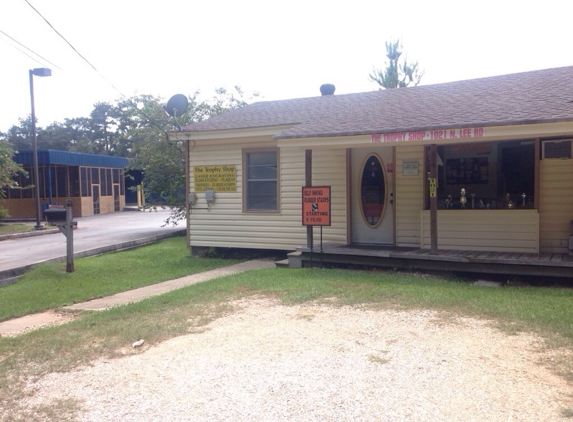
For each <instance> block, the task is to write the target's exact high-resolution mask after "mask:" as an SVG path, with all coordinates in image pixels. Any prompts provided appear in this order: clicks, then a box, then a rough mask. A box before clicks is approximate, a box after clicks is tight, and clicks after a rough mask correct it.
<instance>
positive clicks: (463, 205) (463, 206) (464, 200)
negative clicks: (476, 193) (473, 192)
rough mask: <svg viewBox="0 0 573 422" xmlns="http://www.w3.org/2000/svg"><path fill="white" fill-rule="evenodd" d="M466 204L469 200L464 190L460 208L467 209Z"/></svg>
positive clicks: (461, 195)
mask: <svg viewBox="0 0 573 422" xmlns="http://www.w3.org/2000/svg"><path fill="white" fill-rule="evenodd" d="M466 202H468V199H467V198H466V190H465V189H464V188H462V190H461V191H460V208H465V207H466Z"/></svg>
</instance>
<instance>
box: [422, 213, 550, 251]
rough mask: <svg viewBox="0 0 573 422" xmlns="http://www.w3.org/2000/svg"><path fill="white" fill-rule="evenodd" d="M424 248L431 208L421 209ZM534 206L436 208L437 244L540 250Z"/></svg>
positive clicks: (456, 247)
mask: <svg viewBox="0 0 573 422" xmlns="http://www.w3.org/2000/svg"><path fill="white" fill-rule="evenodd" d="M421 226H422V232H423V243H422V247H423V248H429V247H430V245H431V241H430V211H427V210H426V211H422V213H421ZM538 245H539V214H538V213H537V210H488V211H484V210H463V211H462V210H439V211H438V248H440V249H460V250H476V251H497V252H523V253H538V252H539V247H538Z"/></svg>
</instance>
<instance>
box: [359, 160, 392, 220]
mask: <svg viewBox="0 0 573 422" xmlns="http://www.w3.org/2000/svg"><path fill="white" fill-rule="evenodd" d="M359 192H360V210H361V212H362V218H363V219H364V221H365V223H366V224H367V225H368V226H370V227H377V226H378V225H379V224H380V222H381V221H382V217H383V216H384V211H385V205H386V174H385V170H384V167H383V166H382V160H381V159H380V157H378V155H376V154H370V155H369V156H368V157H367V158H366V160H365V161H364V164H363V166H362V174H361V177H360V189H359Z"/></svg>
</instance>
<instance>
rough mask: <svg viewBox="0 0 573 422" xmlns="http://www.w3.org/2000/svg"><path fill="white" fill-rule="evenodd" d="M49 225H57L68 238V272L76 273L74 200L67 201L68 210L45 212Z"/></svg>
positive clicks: (54, 209)
mask: <svg viewBox="0 0 573 422" xmlns="http://www.w3.org/2000/svg"><path fill="white" fill-rule="evenodd" d="M44 214H45V216H46V219H47V220H48V223H55V224H56V226H57V227H58V229H59V230H60V231H61V232H62V233H63V234H64V236H66V239H67V242H66V246H67V249H66V252H67V253H66V256H67V260H66V272H68V273H73V272H74V227H73V221H72V220H73V213H72V200H71V199H68V200H66V209H58V208H52V209H47V210H46V211H44Z"/></svg>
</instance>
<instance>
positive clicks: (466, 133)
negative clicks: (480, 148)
mask: <svg viewBox="0 0 573 422" xmlns="http://www.w3.org/2000/svg"><path fill="white" fill-rule="evenodd" d="M471 137H472V130H471V129H470V128H466V129H460V138H471Z"/></svg>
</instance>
